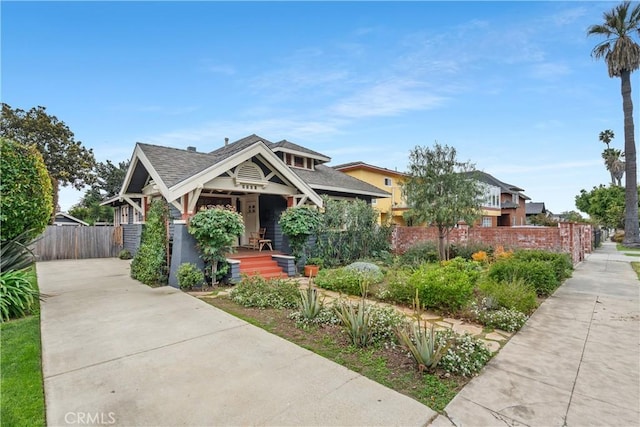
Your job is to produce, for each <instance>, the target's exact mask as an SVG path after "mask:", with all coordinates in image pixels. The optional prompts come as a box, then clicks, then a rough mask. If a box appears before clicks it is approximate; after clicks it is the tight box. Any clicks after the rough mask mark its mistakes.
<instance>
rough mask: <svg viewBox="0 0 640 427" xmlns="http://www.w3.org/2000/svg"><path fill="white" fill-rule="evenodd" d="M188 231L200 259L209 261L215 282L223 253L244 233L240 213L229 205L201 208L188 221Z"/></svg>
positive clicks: (229, 249)
mask: <svg viewBox="0 0 640 427" xmlns="http://www.w3.org/2000/svg"><path fill="white" fill-rule="evenodd" d="M189 233H190V234H191V235H193V237H194V238H195V239H196V241H197V242H198V247H199V248H200V252H201V256H202V259H203V260H204V261H205V262H207V263H211V270H212V271H211V272H212V274H211V277H212V280H213V283H214V284H215V283H216V275H217V272H218V262H219V261H224V260H225V257H224V255H225V254H226V253H227V252H230V251H231V250H232V245H233V243H234V241H235V239H236V238H238V236H240V235H241V234H242V233H244V220H243V219H242V215H240V214H239V213H238V212H236V211H235V209H233V208H232V207H230V206H229V207H225V206H215V207H213V208H210V209H205V210H202V211H200V212H198V213H197V214H195V215H194V216H193V218H191V220H190V221H189Z"/></svg>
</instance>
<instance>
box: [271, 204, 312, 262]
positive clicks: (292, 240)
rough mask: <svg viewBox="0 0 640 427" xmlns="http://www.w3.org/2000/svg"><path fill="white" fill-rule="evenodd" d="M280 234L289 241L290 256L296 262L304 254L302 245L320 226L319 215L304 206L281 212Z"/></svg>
mask: <svg viewBox="0 0 640 427" xmlns="http://www.w3.org/2000/svg"><path fill="white" fill-rule="evenodd" d="M278 224H280V228H282V233H283V234H284V235H285V236H287V238H288V239H289V244H290V245H291V255H293V257H294V258H295V260H296V265H297V264H298V260H300V258H301V257H302V255H303V254H304V245H305V243H306V241H307V239H308V238H309V236H311V235H313V234H314V233H315V232H316V230H317V229H318V226H319V225H320V213H319V212H318V211H317V210H316V209H311V208H309V207H306V206H300V207H295V208H289V209H287V210H286V211H284V212H282V214H281V215H280V220H279V221H278Z"/></svg>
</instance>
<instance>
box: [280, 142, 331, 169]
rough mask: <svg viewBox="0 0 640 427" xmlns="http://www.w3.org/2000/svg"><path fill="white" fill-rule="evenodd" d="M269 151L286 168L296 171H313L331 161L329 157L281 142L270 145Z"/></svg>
mask: <svg viewBox="0 0 640 427" xmlns="http://www.w3.org/2000/svg"><path fill="white" fill-rule="evenodd" d="M271 150H272V151H273V152H274V153H276V155H277V156H278V157H279V158H280V160H282V161H283V162H284V163H285V164H286V165H287V166H289V167H292V168H298V169H307V170H315V167H316V165H319V164H322V163H326V162H329V161H331V158H330V157H327V156H325V155H324V154H320V153H318V152H316V151H313V150H309V149H308V148H305V147H301V146H299V145H297V144H294V143H293V142H289V141H287V140H282V141H280V142H277V143H275V144H272V145H271Z"/></svg>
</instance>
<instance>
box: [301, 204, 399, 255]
mask: <svg viewBox="0 0 640 427" xmlns="http://www.w3.org/2000/svg"><path fill="white" fill-rule="evenodd" d="M323 202H324V212H323V214H322V215H321V217H320V219H321V221H320V224H319V228H318V230H317V235H316V242H315V246H314V249H313V254H314V255H315V256H319V257H321V258H322V259H323V260H324V266H325V267H333V266H339V265H345V264H348V263H350V262H353V261H356V260H359V259H366V258H375V259H384V260H386V261H389V258H390V254H389V250H390V245H389V237H390V234H391V227H390V225H389V224H378V215H379V214H378V212H377V211H376V210H375V209H373V208H372V207H371V205H370V204H368V203H367V202H365V201H364V200H335V199H330V198H328V197H326V196H324V197H323Z"/></svg>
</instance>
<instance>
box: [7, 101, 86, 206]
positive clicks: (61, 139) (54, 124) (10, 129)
mask: <svg viewBox="0 0 640 427" xmlns="http://www.w3.org/2000/svg"><path fill="white" fill-rule="evenodd" d="M0 136H4V137H6V138H9V139H12V140H14V141H16V142H19V143H21V144H23V145H32V146H34V147H36V148H37V150H38V151H39V152H40V154H42V158H43V159H44V164H45V165H46V167H47V171H48V173H49V178H50V179H51V187H52V196H53V206H54V207H55V206H57V205H58V190H59V186H60V185H62V186H63V187H66V186H67V185H72V186H73V187H74V188H76V189H78V190H81V189H82V188H83V187H84V186H85V185H86V184H92V183H93V181H94V176H93V174H92V169H93V167H94V165H95V158H94V156H93V151H92V150H91V149H87V148H85V147H84V146H83V145H82V143H81V142H80V141H76V140H75V138H74V135H73V132H71V130H70V129H69V127H68V126H67V125H66V124H65V123H64V122H62V121H60V120H58V118H57V117H55V116H50V115H48V114H47V112H46V108H45V107H40V106H39V107H36V108H32V109H30V110H29V111H24V110H21V109H15V110H14V109H12V108H11V107H10V106H9V105H8V104H5V103H2V116H0Z"/></svg>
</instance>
